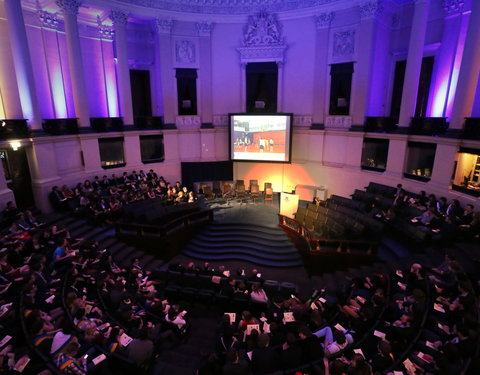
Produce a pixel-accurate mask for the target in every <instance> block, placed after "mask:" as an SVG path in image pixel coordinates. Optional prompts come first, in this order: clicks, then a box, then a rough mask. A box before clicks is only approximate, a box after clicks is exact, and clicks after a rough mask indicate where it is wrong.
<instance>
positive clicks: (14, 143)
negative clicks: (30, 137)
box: [10, 141, 22, 151]
mask: <svg viewBox="0 0 480 375" xmlns="http://www.w3.org/2000/svg"><path fill="white" fill-rule="evenodd" d="M10 147H11V148H12V150H13V151H17V150H18V149H19V148H20V147H22V144H21V143H20V142H19V141H11V142H10Z"/></svg>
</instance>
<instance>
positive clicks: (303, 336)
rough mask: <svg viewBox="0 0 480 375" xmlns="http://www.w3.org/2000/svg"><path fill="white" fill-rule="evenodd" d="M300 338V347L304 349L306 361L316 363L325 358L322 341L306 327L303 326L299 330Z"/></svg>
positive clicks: (303, 353)
mask: <svg viewBox="0 0 480 375" xmlns="http://www.w3.org/2000/svg"><path fill="white" fill-rule="evenodd" d="M298 336H299V337H300V342H299V345H300V347H301V348H302V355H303V359H304V360H305V361H314V360H316V359H318V358H321V357H323V347H322V345H321V342H320V339H319V338H318V337H317V336H315V335H313V334H312V331H310V329H309V328H308V327H306V326H301V327H300V328H299V330H298Z"/></svg>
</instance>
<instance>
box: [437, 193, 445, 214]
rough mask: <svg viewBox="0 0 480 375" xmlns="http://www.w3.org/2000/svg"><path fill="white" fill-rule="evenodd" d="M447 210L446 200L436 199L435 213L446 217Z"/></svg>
mask: <svg viewBox="0 0 480 375" xmlns="http://www.w3.org/2000/svg"><path fill="white" fill-rule="evenodd" d="M447 208H448V204H447V198H445V197H440V198H438V201H437V206H436V209H437V212H438V213H439V214H440V215H446V214H447Z"/></svg>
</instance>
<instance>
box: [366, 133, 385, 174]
mask: <svg viewBox="0 0 480 375" xmlns="http://www.w3.org/2000/svg"><path fill="white" fill-rule="evenodd" d="M388 144H389V141H388V139H375V138H365V139H364V141H363V150H362V168H363V169H372V170H379V171H384V170H385V168H386V166H387V157H388Z"/></svg>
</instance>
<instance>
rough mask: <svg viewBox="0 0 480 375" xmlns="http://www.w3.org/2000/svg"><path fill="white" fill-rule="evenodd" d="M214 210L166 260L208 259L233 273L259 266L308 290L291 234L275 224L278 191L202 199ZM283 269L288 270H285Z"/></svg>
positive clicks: (268, 276)
mask: <svg viewBox="0 0 480 375" xmlns="http://www.w3.org/2000/svg"><path fill="white" fill-rule="evenodd" d="M202 204H203V205H205V207H209V208H211V209H212V210H213V212H214V220H213V222H212V223H211V224H209V225H207V226H205V227H203V228H202V229H201V230H200V231H199V233H198V234H197V235H196V236H195V237H194V238H193V239H192V240H191V241H190V242H189V243H188V244H187V245H186V246H185V247H184V249H183V250H182V252H181V254H179V255H177V256H176V257H174V258H173V259H172V260H171V261H170V262H169V263H182V264H187V263H188V262H190V261H194V262H196V263H203V262H205V261H207V262H209V263H210V265H211V266H212V267H213V268H217V267H218V266H220V265H224V266H225V267H226V268H227V269H229V270H230V271H231V272H232V274H234V273H235V272H236V271H237V270H238V269H245V272H249V271H250V270H251V269H253V268H258V269H259V272H260V273H262V277H264V278H266V279H273V280H282V281H288V282H293V283H296V284H297V285H299V287H300V288H301V289H303V290H310V287H311V280H310V278H309V276H308V274H307V271H306V270H305V268H304V266H303V261H302V258H301V256H300V254H299V253H298V251H297V249H296V248H295V246H294V245H293V243H292V242H291V240H290V238H289V237H288V236H287V235H286V234H285V233H284V232H283V230H282V229H281V228H279V227H278V214H279V212H280V206H279V200H278V195H274V199H273V202H266V203H264V201H263V199H261V198H258V199H256V201H255V203H254V202H253V201H252V200H251V199H250V200H244V201H240V200H229V201H228V202H227V201H225V200H224V199H216V200H213V201H208V202H203V203H202ZM286 270H288V271H287V272H286Z"/></svg>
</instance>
